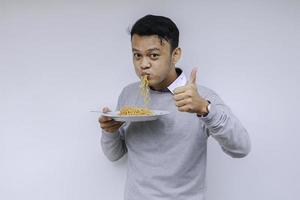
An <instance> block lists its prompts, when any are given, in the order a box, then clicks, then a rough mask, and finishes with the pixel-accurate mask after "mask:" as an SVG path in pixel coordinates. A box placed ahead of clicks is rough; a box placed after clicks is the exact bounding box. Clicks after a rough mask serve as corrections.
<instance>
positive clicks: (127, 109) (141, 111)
mask: <svg viewBox="0 0 300 200" xmlns="http://www.w3.org/2000/svg"><path fill="white" fill-rule="evenodd" d="M119 115H153V112H152V111H151V110H149V109H148V108H142V107H131V106H124V107H122V108H121V110H120V114H119Z"/></svg>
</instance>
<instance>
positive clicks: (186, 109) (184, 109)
mask: <svg viewBox="0 0 300 200" xmlns="http://www.w3.org/2000/svg"><path fill="white" fill-rule="evenodd" d="M178 110H179V111H180V112H191V111H192V108H191V106H190V105H184V106H180V107H178Z"/></svg>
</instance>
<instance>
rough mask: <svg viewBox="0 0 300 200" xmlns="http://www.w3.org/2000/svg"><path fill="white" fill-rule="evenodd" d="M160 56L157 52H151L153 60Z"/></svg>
mask: <svg viewBox="0 0 300 200" xmlns="http://www.w3.org/2000/svg"><path fill="white" fill-rule="evenodd" d="M158 57H159V54H157V53H152V54H150V58H151V59H152V60H157V59H158Z"/></svg>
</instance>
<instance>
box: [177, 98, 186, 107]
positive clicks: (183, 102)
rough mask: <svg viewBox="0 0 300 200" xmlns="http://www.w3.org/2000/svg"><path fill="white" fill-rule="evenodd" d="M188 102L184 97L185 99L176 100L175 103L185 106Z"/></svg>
mask: <svg viewBox="0 0 300 200" xmlns="http://www.w3.org/2000/svg"><path fill="white" fill-rule="evenodd" d="M186 104H187V100H186V99H183V100H181V101H176V102H175V105H176V106H177V107H182V106H185V105H186Z"/></svg>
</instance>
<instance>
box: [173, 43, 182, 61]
mask: <svg viewBox="0 0 300 200" xmlns="http://www.w3.org/2000/svg"><path fill="white" fill-rule="evenodd" d="M180 58H181V48H179V47H177V48H176V49H174V50H173V52H172V63H173V64H174V65H175V64H176V63H177V62H178V61H179V59H180Z"/></svg>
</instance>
